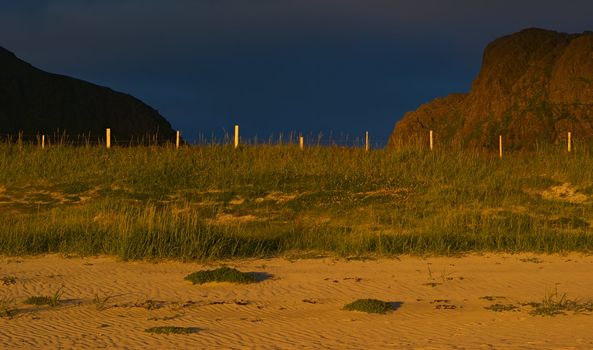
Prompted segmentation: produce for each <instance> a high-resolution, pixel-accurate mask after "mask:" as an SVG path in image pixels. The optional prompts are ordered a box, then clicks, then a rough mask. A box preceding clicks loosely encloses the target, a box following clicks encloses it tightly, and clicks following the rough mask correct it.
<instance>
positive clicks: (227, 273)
mask: <svg viewBox="0 0 593 350" xmlns="http://www.w3.org/2000/svg"><path fill="white" fill-rule="evenodd" d="M185 279H186V280H188V281H190V282H192V283H193V284H204V283H209V282H230V283H241V284H246V283H255V282H257V280H256V278H255V276H254V275H253V274H251V273H246V272H241V271H239V270H237V269H234V268H230V267H220V268H217V269H214V270H205V271H197V272H194V273H191V274H189V275H187V276H186V277H185Z"/></svg>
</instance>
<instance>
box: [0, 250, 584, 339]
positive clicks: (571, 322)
mask: <svg viewBox="0 0 593 350" xmlns="http://www.w3.org/2000/svg"><path fill="white" fill-rule="evenodd" d="M223 263H224V264H227V265H229V266H234V267H237V268H239V269H240V270H242V271H252V272H261V273H266V274H269V275H267V277H265V278H264V280H263V281H261V282H259V283H257V284H250V285H233V284H228V283H219V284H209V285H203V286H198V285H192V284H191V283H190V282H188V281H185V280H184V279H183V278H184V277H185V276H186V275H187V274H189V273H191V272H194V271H197V270H200V269H204V268H210V267H214V266H219V265H220V264H223ZM5 276H15V277H16V283H14V284H12V283H7V284H6V285H2V284H1V283H0V298H4V299H5V300H6V299H10V298H13V299H15V300H16V302H17V309H18V312H17V314H16V315H15V316H14V317H12V318H7V317H3V318H0V348H3V349H32V348H36V349H57V348H60V349H97V348H106V349H112V348H118V349H126V348H127V349H174V348H175V349H185V348H212V349H246V348H248V349H311V348H325V349H480V348H483V349H534V348H537V349H590V348H593V336H591V329H593V315H589V314H587V313H580V314H573V313H572V312H568V313H567V314H566V315H558V316H555V317H542V316H533V315H530V314H529V311H530V310H532V307H531V306H526V305H524V306H521V305H520V304H521V303H523V304H524V303H529V302H539V301H541V300H542V298H543V297H544V295H545V293H546V292H551V291H554V290H555V289H556V288H557V290H558V291H560V292H562V293H567V296H568V297H569V298H570V299H575V300H581V301H585V300H588V299H589V298H593V257H587V256H580V255H576V254H570V255H566V256H557V255H555V256H547V255H544V256H533V255H500V254H498V255H495V254H487V255H483V256H480V255H471V256H466V257H460V258H455V257H434V258H433V257H431V258H419V257H401V258H400V259H379V260H367V261H345V260H338V259H333V258H323V259H305V260H287V259H282V258H274V259H269V260H242V261H236V260H235V261H228V262H221V263H216V264H209V265H204V264H197V263H181V262H161V263H151V262H120V261H117V260H116V259H114V258H111V257H93V258H64V257H60V256H54V255H51V256H42V257H18V258H16V257H4V258H1V259H0V278H2V277H5ZM262 276H265V275H263V274H262ZM62 286H63V291H64V295H63V301H62V303H61V304H60V305H59V306H57V307H49V306H40V307H38V306H31V305H26V304H24V303H23V301H24V300H25V299H26V298H27V297H29V296H32V295H50V294H52V293H54V292H55V291H56V290H57V289H59V288H60V287H62ZM97 296H98V297H97ZM484 297H491V298H486V299H484ZM494 297H496V298H494ZM358 298H377V299H381V300H386V301H390V302H398V303H399V305H400V306H399V308H398V309H397V310H395V311H394V312H392V313H389V314H387V315H372V314H365V313H360V312H350V311H343V310H341V308H342V306H343V305H344V304H346V303H348V302H351V301H353V300H355V299H358ZM95 299H97V301H94V300H95ZM487 299H491V300H487ZM495 303H501V304H513V305H517V306H518V307H519V309H518V311H515V312H494V311H491V310H487V309H485V307H487V306H489V305H492V304H495ZM155 326H182V327H196V328H198V329H199V331H198V332H197V333H194V334H186V335H182V334H169V335H155V334H149V333H147V332H145V329H147V328H150V327H155Z"/></svg>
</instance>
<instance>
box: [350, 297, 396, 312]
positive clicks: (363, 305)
mask: <svg viewBox="0 0 593 350" xmlns="http://www.w3.org/2000/svg"><path fill="white" fill-rule="evenodd" d="M343 309H344V310H347V311H361V312H366V313H370V314H386V313H387V312H390V311H393V306H392V305H391V303H388V302H386V301H381V300H377V299H358V300H355V301H353V302H351V303H350V304H346V305H344V308H343Z"/></svg>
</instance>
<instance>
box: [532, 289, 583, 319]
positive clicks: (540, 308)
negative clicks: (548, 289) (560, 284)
mask: <svg viewBox="0 0 593 350" xmlns="http://www.w3.org/2000/svg"><path fill="white" fill-rule="evenodd" d="M530 304H531V306H532V307H533V310H531V312H530V314H532V315H534V316H556V315H566V313H567V312H573V313H581V312H592V311H593V302H591V301H589V302H579V301H577V300H571V299H568V298H567V297H566V293H563V294H559V293H558V290H557V289H556V290H555V291H554V292H553V293H546V295H545V296H544V298H543V300H542V302H541V303H530Z"/></svg>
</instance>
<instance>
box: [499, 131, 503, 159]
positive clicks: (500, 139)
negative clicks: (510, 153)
mask: <svg viewBox="0 0 593 350" xmlns="http://www.w3.org/2000/svg"><path fill="white" fill-rule="evenodd" d="M498 156H499V157H500V159H502V135H498Z"/></svg>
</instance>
